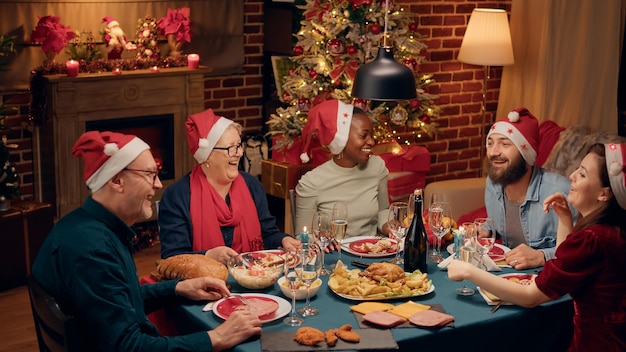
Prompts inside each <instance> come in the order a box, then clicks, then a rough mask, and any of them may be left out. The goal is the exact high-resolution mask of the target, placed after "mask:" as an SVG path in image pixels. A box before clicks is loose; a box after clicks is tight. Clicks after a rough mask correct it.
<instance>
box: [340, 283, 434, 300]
mask: <svg viewBox="0 0 626 352" xmlns="http://www.w3.org/2000/svg"><path fill="white" fill-rule="evenodd" d="M330 290H331V291H333V289H330ZM433 291H435V284H433V283H431V284H430V289H429V290H428V291H426V292H421V293H413V294H410V295H398V296H384V295H383V294H379V295H370V296H367V297H362V296H350V295H345V294H343V293H337V292H335V291H333V292H334V293H335V294H336V295H337V296H339V297H343V298H345V299H351V300H353V301H389V300H392V299H400V298H412V297H419V296H424V295H427V294H429V293H431V292H433Z"/></svg>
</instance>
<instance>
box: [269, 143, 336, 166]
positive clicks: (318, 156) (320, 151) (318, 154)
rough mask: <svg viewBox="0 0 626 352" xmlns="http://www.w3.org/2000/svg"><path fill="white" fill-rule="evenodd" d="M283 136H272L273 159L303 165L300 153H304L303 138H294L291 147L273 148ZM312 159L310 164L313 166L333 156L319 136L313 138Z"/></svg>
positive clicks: (310, 155)
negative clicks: (324, 146)
mask: <svg viewBox="0 0 626 352" xmlns="http://www.w3.org/2000/svg"><path fill="white" fill-rule="evenodd" d="M282 138H283V137H282V136H273V137H272V160H276V161H280V162H283V163H289V164H297V165H301V164H303V163H302V160H300V154H302V148H303V147H302V138H301V137H298V138H296V139H295V140H294V142H293V144H292V145H291V147H289V148H283V149H280V150H279V149H273V147H274V146H276V145H277V143H278V142H279V141H280V140H281V139H282ZM309 157H310V158H311V161H309V162H308V164H311V165H313V167H315V166H318V165H321V164H323V163H325V162H326V161H328V160H329V159H330V158H331V154H330V152H329V151H328V149H325V148H323V147H322V146H321V145H320V142H319V140H318V139H317V138H313V139H312V140H311V151H310V154H309Z"/></svg>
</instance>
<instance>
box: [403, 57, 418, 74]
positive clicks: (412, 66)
mask: <svg viewBox="0 0 626 352" xmlns="http://www.w3.org/2000/svg"><path fill="white" fill-rule="evenodd" d="M404 66H406V67H408V68H410V69H411V71H413V72H416V71H417V67H418V65H417V61H416V60H415V59H414V58H408V59H406V60H404Z"/></svg>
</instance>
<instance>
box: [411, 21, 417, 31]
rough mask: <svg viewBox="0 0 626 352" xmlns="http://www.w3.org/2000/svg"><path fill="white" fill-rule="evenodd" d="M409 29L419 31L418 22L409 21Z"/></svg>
mask: <svg viewBox="0 0 626 352" xmlns="http://www.w3.org/2000/svg"><path fill="white" fill-rule="evenodd" d="M409 30H410V31H411V32H417V23H415V22H412V23H409Z"/></svg>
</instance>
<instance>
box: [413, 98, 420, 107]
mask: <svg viewBox="0 0 626 352" xmlns="http://www.w3.org/2000/svg"><path fill="white" fill-rule="evenodd" d="M419 107H420V100H419V99H413V100H411V109H417V108H419Z"/></svg>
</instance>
